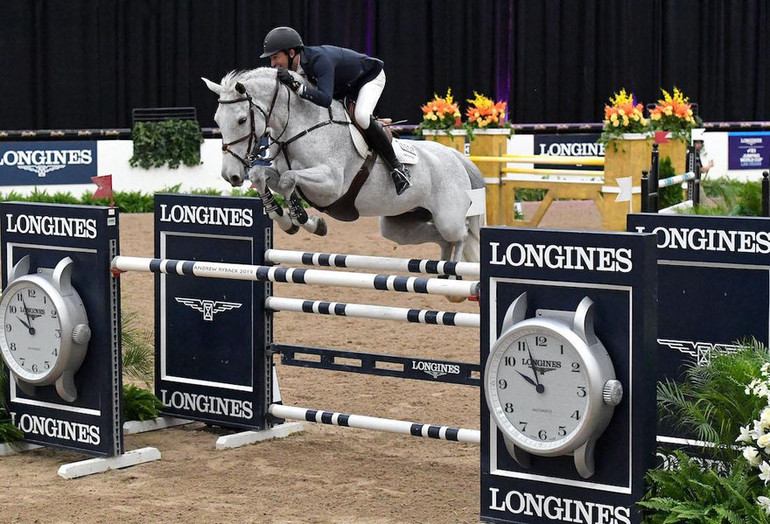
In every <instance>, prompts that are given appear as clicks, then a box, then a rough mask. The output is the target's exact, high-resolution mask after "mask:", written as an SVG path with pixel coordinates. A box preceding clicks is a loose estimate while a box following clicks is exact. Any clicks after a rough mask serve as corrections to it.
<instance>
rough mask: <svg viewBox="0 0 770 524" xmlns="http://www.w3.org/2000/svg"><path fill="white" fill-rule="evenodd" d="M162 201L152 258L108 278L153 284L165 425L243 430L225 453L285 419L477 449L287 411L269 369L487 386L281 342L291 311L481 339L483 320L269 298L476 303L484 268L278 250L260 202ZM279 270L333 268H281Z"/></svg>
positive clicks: (326, 414) (389, 423)
mask: <svg viewBox="0 0 770 524" xmlns="http://www.w3.org/2000/svg"><path fill="white" fill-rule="evenodd" d="M155 198H156V221H155V254H156V257H155V258H142V257H132V256H123V255H118V256H116V257H114V258H113V259H112V262H111V269H112V271H113V273H114V274H116V275H119V274H121V273H122V272H124V271H138V272H151V273H154V274H155V275H156V276H155V281H156V286H155V289H156V330H155V332H156V358H155V361H156V395H157V396H158V397H159V398H160V399H161V401H162V402H163V404H164V408H163V410H162V413H163V415H164V416H173V417H177V418H184V419H188V420H196V421H201V422H206V423H210V424H217V425H220V426H223V427H232V428H238V429H242V430H246V431H245V432H241V433H237V434H235V435H228V436H225V437H222V438H220V439H219V441H218V442H217V444H216V447H217V448H218V449H224V448H229V447H234V446H237V445H243V444H246V443H251V442H256V441H259V440H264V431H266V430H269V429H276V428H280V427H281V426H280V425H278V424H277V423H278V422H280V421H281V420H305V421H310V420H311V418H312V420H313V421H316V420H317V421H319V422H321V423H329V424H336V425H342V426H350V427H359V428H363V429H371V430H380V431H389V432H396V433H402V434H407V435H413V436H422V437H427V438H438V439H444V440H454V441H461V442H478V441H479V437H478V432H477V431H476V430H469V429H460V428H451V427H447V426H441V425H435V424H421V423H415V422H407V421H403V420H395V419H380V418H376V417H369V416H365V415H351V414H337V413H336V412H334V411H319V410H308V409H307V408H299V407H292V406H284V405H283V399H282V398H281V396H280V393H279V392H278V386H277V379H276V378H275V375H274V368H273V357H274V356H275V355H280V356H281V362H282V363H283V364H284V365H291V366H296V367H306V368H318V369H325V370H329V371H345V372H350V373H364V374H372V375H378V376H384V377H395V378H408V379H418V380H427V381H431V382H443V383H450V384H463V385H472V386H475V387H478V386H480V382H481V380H480V376H481V371H480V366H479V364H478V363H464V362H451V361H443V360H431V359H423V358H419V357H404V356H395V355H385V354H373V353H365V352H354V351H342V350H336V349H333V348H314V347H304V346H291V345H286V344H281V343H276V342H275V341H274V340H273V338H274V336H275V333H274V315H276V314H283V313H284V312H285V313H288V314H293V313H303V314H316V315H327V316H348V317H352V318H371V319H381V320H389V321H401V322H406V323H419V324H433V325H440V326H447V327H450V326H452V327H471V328H479V327H480V324H481V322H480V316H479V315H478V314H472V313H461V312H449V311H440V310H429V309H414V308H403V307H389V306H379V305H377V306H375V305H368V304H355V303H345V302H331V301H325V300H310V299H298V298H287V297H279V296H274V294H273V284H276V283H287V284H304V285H320V286H336V287H338V288H358V289H367V290H376V291H392V292H402V293H403V292H406V293H417V294H434V295H442V296H459V297H468V296H471V297H478V295H479V282H478V281H476V280H462V278H472V277H474V276H476V277H477V276H478V275H479V274H480V269H479V265H478V264H469V263H453V262H446V261H437V260H420V259H398V258H391V257H371V256H364V255H346V254H339V253H315V252H301V251H287V250H276V249H272V238H273V230H272V222H271V221H270V220H269V219H268V218H267V217H266V216H265V215H264V214H263V212H262V206H261V203H260V202H259V201H258V200H255V199H238V198H223V197H193V196H185V195H156V197H155ZM174 208H190V209H191V210H192V209H196V210H200V209H201V208H204V209H206V210H207V213H208V214H209V215H211V216H220V215H221V213H219V212H218V209H221V208H225V209H227V214H228V215H229V216H234V217H238V220H237V224H223V223H220V222H219V221H217V222H216V223H208V224H207V223H191V222H182V221H181V220H180V221H178V222H173V221H172V220H170V217H173V216H185V215H186V213H182V212H181V211H180V212H179V213H174V214H172V213H168V212H166V213H164V212H163V211H162V210H169V209H174ZM215 208H216V209H217V211H216V212H215V211H214V210H215ZM191 212H192V211H191ZM196 216H197V215H196ZM212 259H213V260H212ZM278 263H281V264H297V265H299V264H302V265H305V266H319V267H326V268H333V269H314V268H299V267H283V266H277V265H273V264H278ZM346 269H350V270H373V271H385V270H393V271H397V272H404V273H416V274H421V275H435V277H434V278H430V277H424V276H399V275H392V274H379V273H365V272H358V271H356V272H354V271H345V270H346ZM188 277H196V278H188ZM243 319H248V322H243ZM310 413H313V414H314V415H313V416H312V417H311V416H310ZM318 413H321V415H318V416H316V415H315V414H318Z"/></svg>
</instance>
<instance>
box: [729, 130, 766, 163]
mask: <svg viewBox="0 0 770 524" xmlns="http://www.w3.org/2000/svg"><path fill="white" fill-rule="evenodd" d="M728 148H729V150H728V154H729V167H730V169H768V168H770V133H767V132H765V131H756V132H749V133H730V134H729V135H728Z"/></svg>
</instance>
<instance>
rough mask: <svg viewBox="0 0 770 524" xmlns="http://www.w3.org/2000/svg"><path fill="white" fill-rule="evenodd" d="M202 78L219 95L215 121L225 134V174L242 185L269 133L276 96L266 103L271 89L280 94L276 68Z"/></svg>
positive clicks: (230, 179) (223, 167)
mask: <svg viewBox="0 0 770 524" xmlns="http://www.w3.org/2000/svg"><path fill="white" fill-rule="evenodd" d="M202 80H203V81H204V82H205V83H206V86H208V88H209V89H210V90H211V91H213V92H214V93H216V94H217V95H218V96H219V100H218V102H219V107H218V108H217V112H216V113H215V114H214V121H216V123H217V125H218V126H219V130H220V132H221V134H222V155H223V156H222V178H224V179H225V180H227V181H228V182H229V183H230V184H231V185H232V186H234V187H239V186H241V185H242V184H243V182H244V180H245V179H246V175H247V171H248V170H249V168H251V166H252V163H253V161H254V159H255V158H256V157H257V156H258V154H259V153H260V152H261V150H260V143H261V142H262V139H263V138H265V137H267V136H268V134H269V130H268V122H269V120H270V115H271V113H272V111H273V106H274V105H275V96H274V97H273V101H272V103H270V106H269V107H268V106H265V99H268V100H269V97H270V90H272V92H273V93H275V94H277V90H278V81H277V77H276V73H275V70H273V69H268V68H260V69H255V70H253V71H247V72H236V71H232V72H230V73H228V74H227V75H225V77H224V78H222V81H221V83H219V84H217V83H215V82H212V81H211V80H208V79H207V78H202Z"/></svg>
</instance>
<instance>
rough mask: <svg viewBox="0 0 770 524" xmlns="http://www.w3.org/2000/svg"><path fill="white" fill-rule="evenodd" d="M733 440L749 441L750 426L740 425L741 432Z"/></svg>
mask: <svg viewBox="0 0 770 524" xmlns="http://www.w3.org/2000/svg"><path fill="white" fill-rule="evenodd" d="M735 442H751V428H750V427H749V426H743V427H741V434H740V435H738V438H737V439H735Z"/></svg>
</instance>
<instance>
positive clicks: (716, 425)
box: [639, 341, 770, 524]
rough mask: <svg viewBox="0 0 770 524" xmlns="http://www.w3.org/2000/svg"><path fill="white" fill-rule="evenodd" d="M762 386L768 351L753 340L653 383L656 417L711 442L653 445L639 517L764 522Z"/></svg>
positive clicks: (767, 379) (766, 381) (769, 374)
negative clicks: (657, 462)
mask: <svg viewBox="0 0 770 524" xmlns="http://www.w3.org/2000/svg"><path fill="white" fill-rule="evenodd" d="M769 388H770V357H768V354H767V350H766V348H764V347H763V346H762V345H761V344H759V343H758V342H756V341H751V342H749V343H747V344H745V345H744V347H743V348H742V349H740V350H739V351H738V352H736V353H732V354H714V355H713V356H712V358H711V359H710V362H709V363H708V364H706V365H703V366H694V367H692V368H690V369H689V370H688V371H687V373H686V378H685V380H684V382H682V383H676V382H671V381H666V382H663V383H661V384H659V385H658V408H659V412H660V416H661V418H665V419H669V420H671V421H673V422H674V423H675V424H676V425H677V426H678V427H680V428H681V429H682V430H684V431H685V432H686V433H687V434H689V435H693V437H694V438H695V439H697V440H700V441H704V442H709V443H711V444H710V445H709V446H706V447H702V448H700V447H699V448H696V449H688V450H685V449H670V448H661V449H659V450H658V455H659V456H662V457H666V459H665V460H664V464H663V465H662V466H661V467H659V468H658V469H655V470H651V471H650V472H649V473H648V475H647V482H648V486H649V489H648V493H647V495H646V497H645V499H644V500H643V501H641V502H639V505H640V506H641V508H642V513H643V515H644V522H647V523H651V524H655V523H664V522H665V523H669V522H672V523H673V522H714V523H721V522H725V523H733V522H735V523H744V522H752V523H766V522H770V520H768V518H769V517H768V515H770V498H768V496H770V489H768V487H767V486H766V483H767V482H768V480H767V479H768V477H770V474H768V471H770V465H769V464H768V460H770V455H769V454H767V453H768V450H767V449H766V448H764V447H763V446H762V444H765V440H770V436H767V437H766V438H765V439H764V440H761V437H762V436H763V435H767V434H768V432H770V407H768V394H770V393H769V392H770V389H769ZM758 419H759V420H758ZM763 420H764V422H763ZM760 433H761V434H760ZM747 450H748V451H747ZM752 450H753V451H752ZM760 456H761V457H762V458H761V460H759V459H758V457H760ZM762 468H764V469H762Z"/></svg>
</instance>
